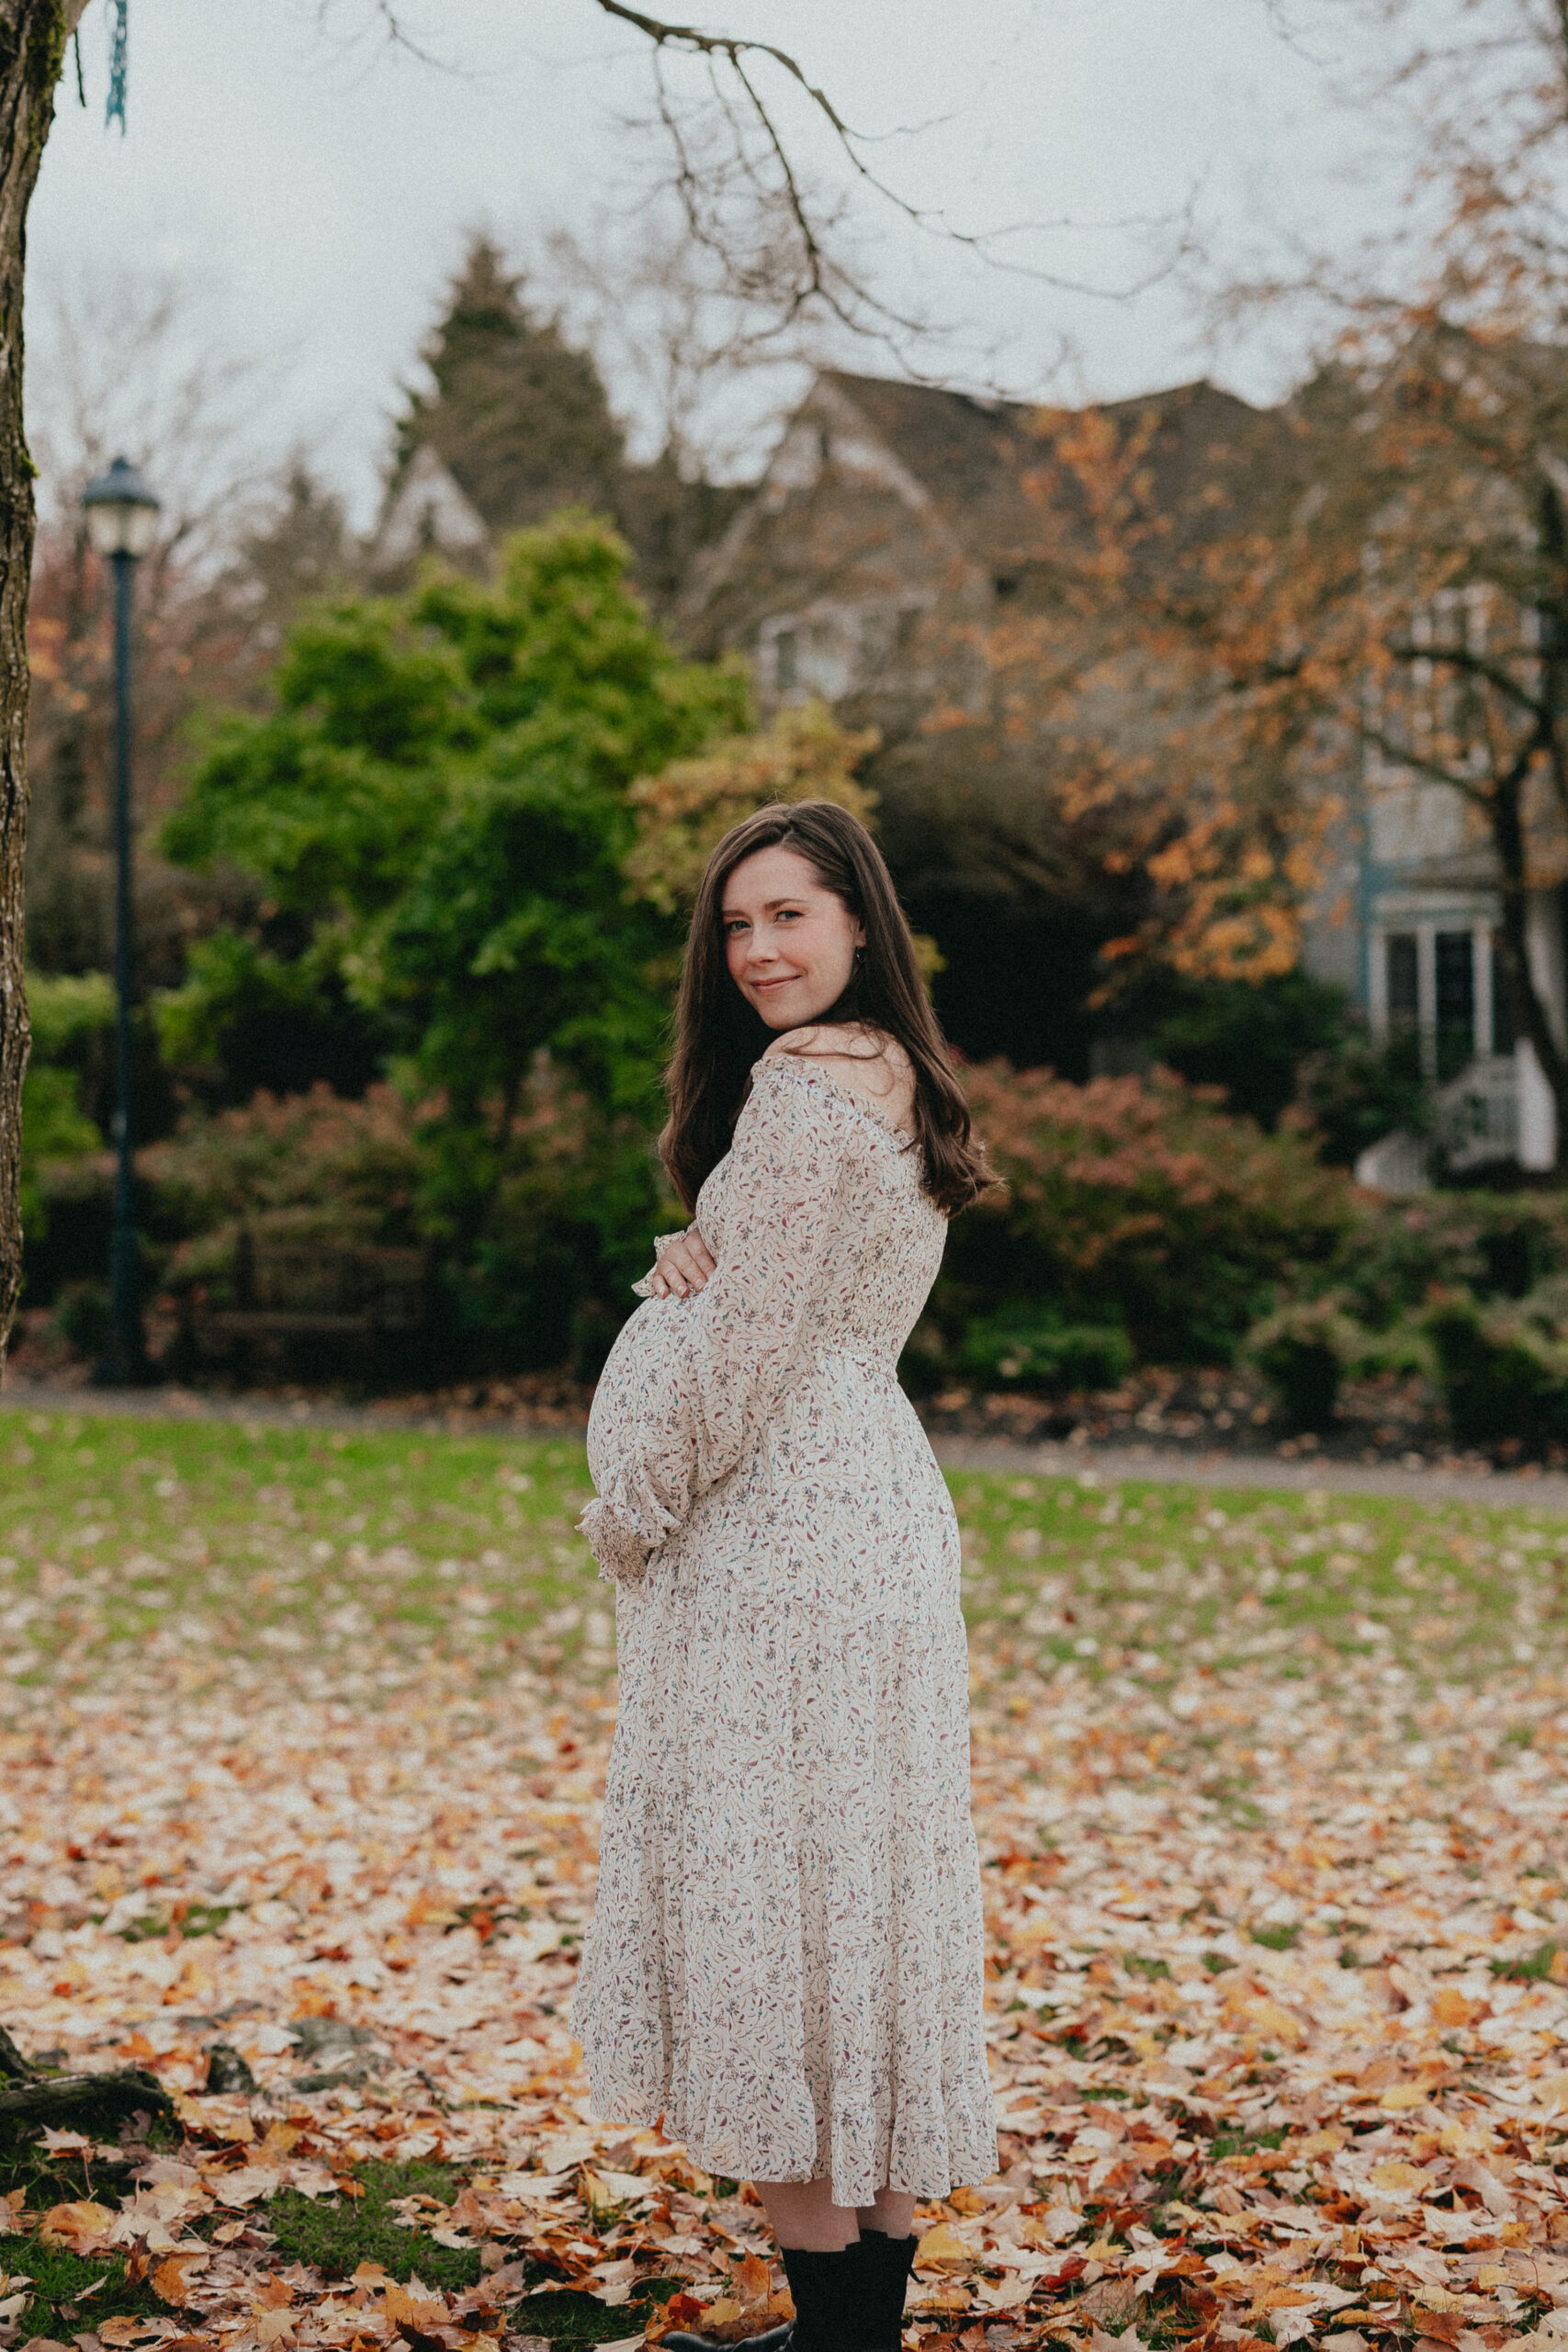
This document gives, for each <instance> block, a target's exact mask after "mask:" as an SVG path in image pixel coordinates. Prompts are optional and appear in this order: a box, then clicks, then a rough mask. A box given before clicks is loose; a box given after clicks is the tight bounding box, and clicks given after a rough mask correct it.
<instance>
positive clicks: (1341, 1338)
mask: <svg viewBox="0 0 1568 2352" xmlns="http://www.w3.org/2000/svg"><path fill="white" fill-rule="evenodd" d="M1367 1343H1368V1334H1367V1333H1366V1332H1365V1331H1363V1330H1362V1329H1361V1328H1360V1326H1359V1324H1357V1323H1353V1322H1352V1321H1351V1320H1350V1318H1349V1317H1348V1315H1347V1314H1346V1313H1345V1311H1344V1307H1343V1306H1342V1304H1341V1303H1340V1301H1339V1300H1338V1298H1337V1297H1336V1296H1334V1295H1329V1296H1327V1297H1324V1298H1314V1299H1303V1300H1299V1301H1297V1302H1296V1303H1294V1304H1293V1305H1292V1306H1284V1307H1281V1308H1280V1310H1279V1311H1278V1313H1276V1314H1274V1315H1270V1316H1267V1317H1265V1318H1264V1320H1263V1321H1262V1322H1261V1323H1259V1324H1258V1325H1257V1326H1256V1327H1255V1328H1254V1329H1252V1330H1251V1331H1250V1332H1248V1334H1247V1354H1248V1355H1249V1356H1250V1357H1251V1358H1252V1360H1253V1362H1254V1363H1256V1364H1257V1366H1258V1370H1259V1371H1260V1372H1261V1373H1262V1374H1263V1376H1264V1378H1265V1379H1266V1380H1267V1381H1268V1382H1269V1385H1271V1387H1272V1388H1273V1389H1274V1391H1275V1394H1276V1395H1277V1396H1278V1397H1279V1399H1280V1408H1281V1410H1282V1411H1283V1413H1284V1416H1285V1419H1286V1420H1287V1421H1288V1422H1289V1423H1290V1425H1291V1427H1292V1429H1298V1430H1322V1429H1326V1428H1327V1426H1328V1424H1329V1422H1330V1421H1332V1419H1334V1408H1335V1406H1336V1405H1337V1403H1338V1401H1339V1385H1340V1383H1341V1381H1342V1380H1343V1379H1344V1377H1345V1375H1346V1374H1347V1373H1348V1372H1349V1371H1351V1370H1352V1369H1353V1368H1354V1367H1355V1365H1356V1364H1357V1363H1359V1362H1360V1361H1361V1360H1362V1358H1364V1356H1365V1354H1366V1351H1367Z"/></svg>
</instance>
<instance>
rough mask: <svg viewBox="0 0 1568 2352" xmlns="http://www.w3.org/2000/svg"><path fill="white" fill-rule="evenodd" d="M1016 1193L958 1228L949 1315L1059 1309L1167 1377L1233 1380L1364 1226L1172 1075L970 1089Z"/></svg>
mask: <svg viewBox="0 0 1568 2352" xmlns="http://www.w3.org/2000/svg"><path fill="white" fill-rule="evenodd" d="M965 1087H966V1091H967V1092H968V1095H969V1101H970V1107H971V1109H972V1111H973V1112H974V1114H975V1123H976V1130H977V1132H978V1133H979V1135H980V1136H982V1137H983V1139H984V1140H985V1142H986V1144H987V1148H988V1150H989V1152H990V1157H991V1161H992V1164H993V1166H994V1167H995V1169H996V1170H997V1173H998V1176H1000V1177H1001V1178H1002V1179H1003V1180H1004V1182H1005V1184H1006V1187H1007V1189H1006V1192H1005V1193H1002V1194H1000V1195H998V1196H993V1197H992V1198H991V1199H989V1200H987V1202H985V1203H983V1204H981V1205H980V1206H979V1207H977V1208H976V1210H974V1211H973V1212H972V1213H971V1214H970V1215H969V1216H965V1217H964V1218H963V1219H961V1220H960V1221H959V1223H958V1224H957V1225H956V1226H955V1227H954V1228H953V1243H952V1249H951V1254H950V1270H949V1273H948V1275H947V1277H946V1278H945V1283H944V1290H943V1294H942V1306H941V1309H940V1311H941V1313H942V1317H943V1319H944V1321H946V1322H948V1323H950V1324H951V1323H969V1322H972V1321H974V1320H976V1319H977V1318H983V1317H987V1316H989V1315H993V1314H995V1313H996V1312H998V1309H1000V1308H1001V1307H1003V1306H1016V1305H1017V1304H1018V1303H1019V1302H1023V1303H1025V1304H1026V1305H1027V1306H1030V1307H1031V1308H1032V1310H1033V1311H1034V1312H1036V1313H1038V1312H1039V1311H1040V1309H1041V1308H1042V1307H1043V1306H1047V1305H1048V1306H1049V1309H1050V1311H1051V1312H1052V1313H1054V1314H1055V1315H1056V1316H1058V1317H1060V1319H1061V1321H1062V1323H1063V1324H1065V1325H1082V1326H1088V1327H1089V1328H1091V1329H1100V1330H1104V1329H1117V1328H1120V1329H1123V1330H1124V1331H1125V1332H1126V1333H1127V1334H1128V1336H1129V1338H1130V1340H1131V1341H1132V1343H1133V1345H1134V1348H1135V1349H1136V1351H1137V1352H1138V1354H1139V1356H1140V1357H1141V1358H1143V1359H1144V1360H1145V1361H1153V1362H1159V1361H1165V1362H1185V1363H1193V1362H1215V1361H1219V1362H1224V1361H1228V1360H1229V1358H1230V1357H1231V1356H1232V1354H1233V1353H1234V1352H1235V1347H1236V1344H1237V1342H1238V1341H1239V1340H1240V1339H1241V1338H1242V1336H1243V1334H1244V1333H1245V1332H1246V1331H1247V1329H1248V1327H1249V1326H1250V1325H1251V1324H1252V1323H1254V1322H1255V1321H1256V1320H1257V1319H1258V1317H1259V1316H1260V1315H1262V1314H1263V1313H1265V1312H1266V1311H1267V1310H1268V1309H1269V1306H1272V1304H1273V1303H1274V1297H1275V1294H1276V1291H1277V1290H1278V1289H1280V1288H1281V1287H1282V1288H1285V1289H1286V1290H1289V1289H1290V1288H1291V1287H1292V1286H1305V1285H1308V1284H1310V1283H1313V1282H1316V1283H1319V1284H1321V1283H1323V1282H1324V1281H1325V1279H1326V1269H1327V1267H1328V1266H1329V1265H1330V1263H1331V1262H1332V1261H1333V1259H1334V1256H1335V1253H1336V1251H1337V1250H1338V1249H1339V1248H1340V1246H1341V1244H1342V1243H1343V1241H1344V1239H1345V1238H1346V1236H1347V1235H1348V1232H1349V1230H1350V1229H1351V1227H1352V1226H1353V1224H1354V1220H1355V1195H1354V1193H1353V1191H1352V1189H1351V1187H1350V1186H1349V1184H1348V1182H1347V1181H1346V1180H1345V1178H1344V1177H1343V1176H1340V1175H1337V1174H1336V1173H1334V1172H1333V1171H1331V1170H1326V1169H1324V1168H1322V1167H1320V1166H1319V1165H1318V1164H1317V1162H1316V1161H1315V1160H1314V1158H1313V1155H1312V1152H1311V1150H1310V1149H1309V1148H1308V1147H1307V1145H1306V1144H1305V1143H1304V1142H1303V1139H1302V1138H1301V1136H1298V1135H1294V1134H1278V1135H1273V1136H1266V1135H1264V1134H1263V1133H1262V1132H1261V1131H1260V1130H1259V1129H1258V1127H1257V1126H1255V1125H1253V1123H1252V1122H1251V1120H1249V1119H1244V1118H1236V1117H1233V1116H1230V1115H1228V1114H1225V1113H1224V1112H1222V1111H1220V1110H1219V1109H1217V1108H1216V1106H1215V1103H1214V1099H1213V1094H1212V1093H1209V1092H1206V1091H1202V1090H1200V1089H1196V1088H1193V1087H1190V1086H1188V1085H1187V1084H1185V1083H1184V1082H1183V1081H1182V1080H1180V1079H1179V1078H1177V1077H1175V1076H1174V1075H1173V1074H1172V1073H1171V1072H1169V1071H1163V1070H1156V1072H1155V1073H1154V1074H1153V1075H1152V1076H1151V1077H1149V1078H1147V1079H1135V1078H1123V1079H1095V1080H1091V1081H1090V1082H1089V1084H1088V1085H1087V1086H1074V1085H1071V1084H1069V1083H1067V1082H1066V1080H1061V1079H1058V1078H1056V1077H1055V1076H1054V1075H1053V1073H1052V1072H1050V1071H1049V1070H1024V1071H1016V1070H1013V1069H1010V1067H1009V1066H1008V1064H1006V1063H1005V1062H992V1063H989V1064H987V1066H986V1067H985V1068H984V1069H976V1070H971V1071H969V1072H968V1073H966V1076H965Z"/></svg>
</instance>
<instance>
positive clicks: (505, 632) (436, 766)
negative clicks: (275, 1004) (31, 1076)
mask: <svg viewBox="0 0 1568 2352" xmlns="http://www.w3.org/2000/svg"><path fill="white" fill-rule="evenodd" d="M625 571H626V548H625V547H624V545H623V544H622V542H621V541H620V540H619V539H617V538H616V537H615V535H614V533H613V532H611V531H609V530H607V529H606V528H605V527H604V526H603V525H601V524H598V523H596V522H594V521H592V519H591V518H589V517H587V516H585V515H563V516H560V517H558V519H557V520H556V521H554V522H553V523H551V524H549V525H547V526H545V527H544V528H542V529H540V530H536V531H528V532H523V533H521V534H519V535H518V536H517V537H515V538H514V539H513V540H512V541H511V543H510V545H509V547H508V548H507V551H506V556H505V560H504V562H503V564H502V570H501V573H500V576H499V578H498V580H497V581H496V582H494V583H493V584H480V583H478V582H469V581H466V580H457V579H453V578H449V577H434V578H431V579H429V580H427V581H426V582H423V584H421V585H420V586H419V587H418V588H416V589H415V590H414V591H412V593H411V594H408V595H407V596H403V597H398V598H384V599H377V600H371V599H355V600H351V601H347V602H344V603H340V604H338V605H333V606H332V607H330V608H328V609H327V610H325V611H324V612H322V613H321V615H320V616H317V617H315V618H313V619H312V620H310V621H309V622H307V623H306V624H304V625H303V626H301V627H300V628H298V629H296V630H295V632H294V634H293V636H292V637H291V639H290V640H289V643H288V649H287V651H286V653H285V656H284V659H283V662H282V663H281V665H280V667H279V670H278V674H277V686H276V708H275V709H274V710H273V711H272V712H271V713H269V714H268V715H266V716H265V717H264V718H231V719H230V720H228V721H226V722H225V723H224V724H223V725H222V726H221V727H220V729H219V730H218V732H217V735H216V737H215V740H214V741H213V743H212V746H211V748H210V750H209V753H208V755H207V756H206V758H205V759H204V760H203V761H202V763H201V764H200V766H199V767H198V768H197V773H196V775H195V776H194V778H193V781H192V785H191V788H190V791H189V793H188V795H187V797H186V801H185V804H184V805H183V807H182V808H181V809H180V810H179V811H178V812H177V813H176V815H175V817H174V819H173V820H171V822H170V823H169V825H168V826H167V827H166V829H165V833H164V842H165V846H166V848H167V850H168V852H169V854H171V855H172V856H174V857H175V858H176V859H178V860H180V861H181V862H183V863H186V864H188V865H209V864H213V863H216V862H218V861H224V862H226V863H228V864H230V865H234V866H237V867H239V868H240V869H241V870H242V871H243V872H244V873H246V874H248V875H250V876H253V877H254V879H255V881H256V882H257V884H258V885H259V886H260V887H261V888H262V889H263V890H264V891H265V899H264V901H263V903H264V907H265V909H266V910H267V911H266V913H265V919H264V920H263V922H261V924H260V926H259V927H258V930H257V932H256V933H255V934H254V935H253V936H252V937H250V938H248V939H242V938H241V937H240V936H239V935H238V934H236V933H232V932H231V933H219V934H218V935H217V937H216V938H215V939H214V940H213V941H212V942H211V943H209V945H208V947H207V948H206V950H205V951H204V953H203V954H202V955H201V956H198V958H197V962H196V967H195V970H194V975H193V978H192V979H191V980H190V981H189V982H188V983H187V985H186V988H185V989H182V990H181V991H179V992H178V994H177V995H176V997H175V999H174V1001H172V1003H170V1004H169V1005H168V1007H167V1008H166V1011H165V1015H164V1018H165V1023H166V1025H167V1030H168V1033H169V1035H170V1036H171V1039H172V1041H173V1042H174V1043H175V1045H176V1046H185V1047H186V1048H187V1049H188V1047H189V1046H191V1045H192V1044H194V1043H197V1042H198V1041H201V1040H203V1039H205V1040H206V1041H207V1042H208V1044H209V1046H214V1045H216V1046H221V1042H222V1021H223V1018H224V1014H225V1012H226V1009H227V1008H228V1007H229V1006H230V1005H231V1003H232V1002H233V1001H236V999H237V998H238V997H239V996H240V995H241V994H242V993H243V992H244V991H245V990H249V991H251V992H252V995H253V997H254V995H256V994H258V993H261V992H264V991H265V989H266V988H268V987H271V988H273V989H275V990H276V995H277V997H278V1000H279V1001H280V1003H281V1002H285V1001H287V1002H288V1003H289V1004H291V1005H294V1006H296V1007H298V1006H299V1003H300V1002H301V1001H303V1000H304V999H305V998H306V997H307V996H308V994H309V993H310V991H311V990H314V991H316V993H317V999H318V1001H319V1002H320V1003H321V1007H322V1010H323V1013H325V1012H330V1009H331V1008H330V1005H329V1003H328V1001H327V992H328V991H329V990H330V989H337V990H338V991H340V992H341V996H342V999H343V1000H344V1001H346V1002H348V1003H349V1004H352V1005H353V1006H355V1008H357V1009H358V1010H359V1011H360V1012H362V1013H364V1014H365V1015H367V1016H368V1017H369V1018H371V1019H373V1020H374V1021H376V1022H377V1023H378V1024H379V1026H380V1032H381V1035H382V1037H383V1040H384V1043H385V1046H386V1048H387V1049H388V1050H389V1051H401V1052H403V1053H405V1054H407V1055H410V1056H412V1058H413V1061H414V1063H415V1065H416V1067H417V1069H418V1070H419V1073H420V1076H421V1077H422V1079H423V1080H425V1081H426V1082H427V1083H430V1084H433V1085H437V1086H439V1087H441V1088H442V1089H443V1090H444V1091H446V1096H447V1099H448V1101H449V1103H451V1105H452V1108H453V1111H454V1114H455V1115H457V1116H458V1117H459V1118H461V1119H464V1120H472V1119H475V1118H478V1117H479V1116H480V1115H481V1113H482V1108H483V1106H484V1105H486V1104H487V1103H488V1104H491V1105H492V1106H493V1108H494V1110H495V1112H496V1114H497V1115H498V1116H500V1117H502V1118H504V1116H505V1115H506V1114H507V1112H508V1110H509V1108H510V1106H511V1105H512V1104H513V1103H514V1102H515V1099H516V1095H517V1090H518V1089H519V1087H520V1086H521V1084H522V1081H523V1080H524V1078H525V1075H526V1072H527V1070H528V1068H529V1065H530V1062H531V1060H532V1058H533V1057H534V1056H535V1055H536V1053H537V1052H538V1051H539V1050H540V1048H541V1047H543V1048H546V1049H547V1050H548V1051H549V1052H550V1053H551V1054H552V1055H554V1056H556V1057H560V1058H562V1059H564V1060H565V1061H566V1062H567V1063H568V1064H569V1066H570V1067H571V1068H572V1069H573V1070H574V1071H575V1072H576V1073H577V1074H578V1075H579V1076H580V1077H581V1079H583V1080H585V1081H586V1082H587V1083H589V1084H590V1085H591V1087H592V1089H593V1090H594V1091H595V1092H596V1093H598V1094H600V1095H601V1096H603V1097H604V1099H606V1100H608V1101H610V1102H612V1103H617V1104H619V1103H626V1104H629V1103H633V1102H640V1101H641V1099H642V1098H643V1096H644V1095H645V1093H646V1091H647V1088H648V1085H649V1079H650V1076H651V1071H652V1067H653V1064H654V1062H655V1060H656V1058H657V1053H658V1026H659V1013H658V1010H657V1008H655V1007H654V1006H652V1005H651V1004H650V1003H649V997H648V991H647V989H645V988H644V987H643V986H642V983H641V973H642V967H643V965H644V963H645V962H646V960H647V958H648V956H650V955H652V954H654V953H656V952H657V951H658V950H659V948H660V946H662V945H663V944H664V940H663V930H662V919H661V918H660V916H659V915H658V914H657V912H656V911H655V910H651V909H649V907H648V906H647V905H646V904H645V903H642V902H638V901H637V900H635V899H632V898H631V896H630V895H629V893H628V892H627V889H626V883H625V880H624V878H623V876H622V871H621V866H622V861H623V860H624V858H625V857H626V854H627V853H628V851H629V850H630V848H631V846H632V843H633V841H634V839H635V832H636V827H635V819H634V813H633V810H632V808H631V805H630V803H629V801H628V799H627V788H628V786H630V784H631V783H632V781H633V779H634V778H636V777H637V776H639V775H647V774H649V773H650V772H654V771H656V770H658V769H659V768H660V767H663V766H665V765H667V764H668V763H670V762H671V761H672V760H678V759H682V758H686V757H689V756H691V755H692V754H693V753H694V752H696V751H698V750H699V749H700V748H701V746H702V745H703V744H704V743H705V741H707V740H708V739H709V738H710V737H711V736H713V735H715V734H718V733H728V732H733V731H734V730H735V729H737V728H738V727H739V726H740V725H741V724H743V723H744V719H745V715H746V689H745V684H744V681H743V679H742V677H741V674H740V673H739V672H738V671H736V670H733V669H717V670H716V669H712V668H707V667H703V666H700V665H698V664H695V663H692V662H682V661H680V660H679V659H678V658H677V657H676V656H675V655H674V654H673V653H672V652H671V650H670V649H669V647H668V646H667V645H666V643H665V642H664V640H663V639H662V638H661V637H660V634H659V632H658V630H657V629H656V628H654V627H653V626H652V624H651V623H650V622H649V620H648V618H647V617H646V616H645V615H644V613H643V612H642V610H641V608H640V606H639V605H637V603H636V601H635V600H634V599H633V597H632V596H631V595H630V594H628V592H627V589H626V583H625Z"/></svg>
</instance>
